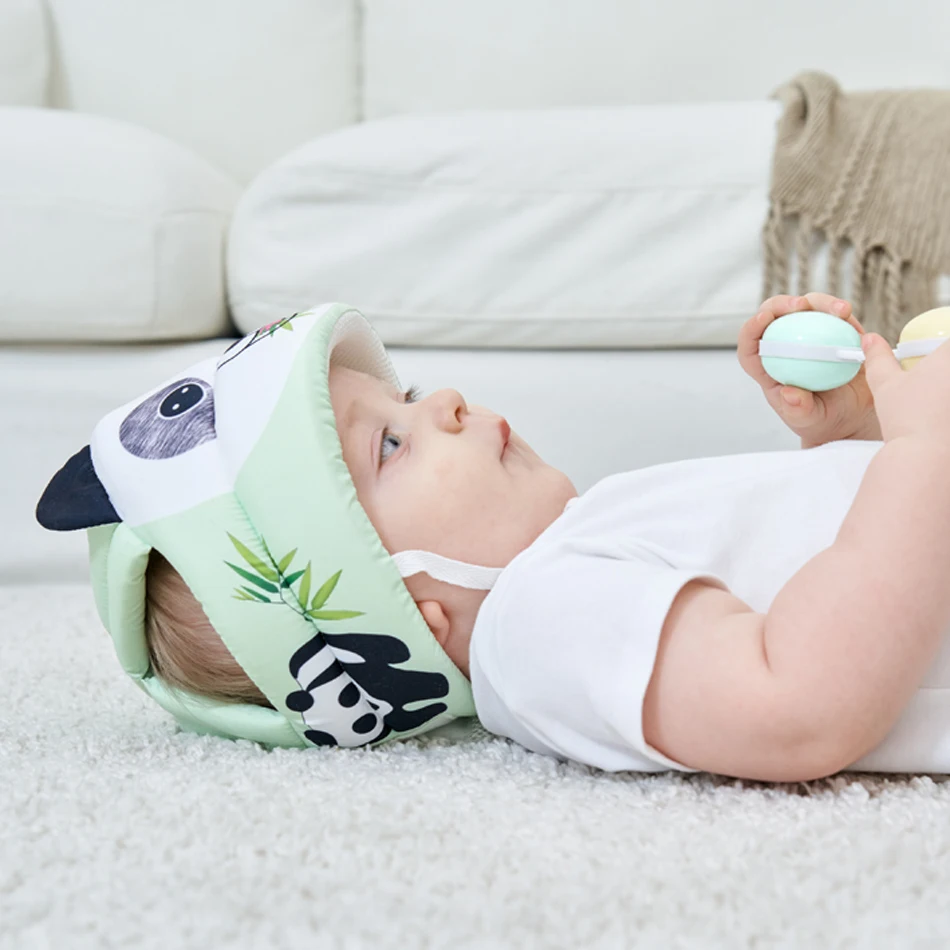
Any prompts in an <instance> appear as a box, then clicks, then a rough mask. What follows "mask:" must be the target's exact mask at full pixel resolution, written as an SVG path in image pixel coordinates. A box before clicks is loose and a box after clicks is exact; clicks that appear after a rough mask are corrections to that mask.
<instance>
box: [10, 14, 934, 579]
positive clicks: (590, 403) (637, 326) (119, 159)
mask: <svg viewBox="0 0 950 950" xmlns="http://www.w3.org/2000/svg"><path fill="white" fill-rule="evenodd" d="M875 10H876V11H877V15H875ZM890 13H891V8H890V6H885V4H884V2H883V0H873V2H871V3H868V4H865V5H864V6H863V7H862V15H861V17H860V18H858V17H856V16H854V7H853V5H852V4H850V3H848V2H846V0H822V2H818V0H801V2H799V3H797V4H794V5H786V6H782V5H779V6H776V5H770V4H762V3H758V2H754V0H722V2H720V3H717V4H708V3H704V2H701V0H672V2H667V3H664V4H660V3H655V2H652V0H637V2H632V0H630V2H628V0H516V2H512V0H508V2H502V0H452V2H445V0H279V2H277V0H228V2H224V0H136V2H134V3H130V2H128V0H45V2H43V0H0V445H2V446H3V449H2V451H3V461H4V465H3V467H2V473H3V474H2V476H0V477H2V491H0V524H2V525H3V526H4V528H5V530H4V534H3V538H4V543H3V545H2V546H0V582H7V583H9V582H19V581H43V580H49V579H62V580H67V579H80V578H82V577H84V576H85V571H86V568H85V557H84V554H85V548H84V541H83V539H82V537H80V536H59V537H57V536H54V535H51V534H48V533H46V532H43V531H42V530H41V529H39V528H38V527H37V526H36V525H35V524H34V522H33V506H34V505H35V502H36V499H37V497H38V495H39V493H40V492H41V491H42V488H43V486H44V485H45V482H46V480H47V479H48V478H49V476H50V475H52V474H53V472H54V471H55V470H56V469H57V468H58V467H59V466H60V465H61V464H62V462H63V461H65V459H66V458H67V457H68V456H69V455H70V454H72V453H73V452H74V451H76V450H77V449H78V448H80V447H81V446H82V445H83V444H84V443H85V442H86V441H87V439H88V436H89V433H90V431H91V428H92V426H93V425H94V423H95V422H96V421H97V419H98V418H99V417H100V416H101V415H102V414H104V413H105V412H106V411H107V410H108V409H110V408H112V407H114V406H115V405H117V404H119V403H121V402H123V401H125V400H127V399H129V398H131V397H133V396H135V395H137V394H138V393H139V392H141V391H143V390H144V389H146V388H148V387H149V386H151V385H154V384H156V383H158V382H160V381H161V380H162V379H164V378H165V377H166V376H168V375H169V374H171V373H173V372H175V371H176V370H178V369H180V368H182V367H183V366H185V365H187V364H188V363H190V362H192V361H194V360H197V359H198V358H200V357H201V356H203V355H204V354H207V353H210V352H213V351H215V350H217V349H221V348H223V346H224V345H225V343H224V342H223V341H222V337H228V336H231V335H234V334H235V333H238V332H240V331H241V330H245V331H246V330H248V329H250V328H252V327H253V326H254V325H255V322H265V320H266V319H268V318H270V317H271V316H272V315H274V314H276V315H280V314H282V313H284V312H287V310H288V309H290V310H295V309H301V308H303V307H306V306H307V305H309V304H311V303H317V302H320V301H322V300H327V299H342V300H346V301H348V302H351V303H353V304H355V305H357V306H359V307H360V308H361V309H363V310H364V312H366V313H367V315H368V316H369V317H370V318H371V319H372V320H373V321H374V322H375V323H376V325H377V326H378V327H379V329H380V331H381V332H382V334H383V336H384V338H385V339H386V340H387V342H388V343H390V344H392V345H394V346H395V347H396V349H395V350H394V359H395V362H396V365H397V369H398V370H399V371H400V373H401V374H402V375H403V377H404V379H405V381H406V382H416V383H418V384H419V385H421V386H422V388H423V389H425V390H430V389H433V388H438V387H440V386H443V385H452V386H455V387H457V388H459V389H461V390H462V392H463V393H465V395H466V397H467V398H469V399H470V400H471V401H473V402H477V403H482V404H486V405H489V406H492V407H493V408H496V409H498V410H499V411H501V412H503V413H505V414H506V415H507V417H508V418H509V419H510V421H511V422H512V424H513V426H514V427H515V428H516V429H517V430H518V431H519V432H521V433H522V434H523V435H524V436H525V437H526V438H527V439H528V440H529V441H530V442H532V443H533V444H534V445H535V447H536V448H537V449H538V450H539V451H540V452H541V453H542V454H543V455H545V456H546V457H547V458H548V459H549V460H550V461H552V462H553V463H554V464H557V465H559V466H560V467H562V468H563V469H564V470H566V471H567V472H569V473H570V474H571V475H572V476H573V478H574V480H575V482H576V484H577V487H578V488H579V489H581V490H583V489H585V488H586V487H588V486H589V485H590V484H591V483H592V482H594V481H595V480H597V479H598V478H600V477H602V476H604V475H606V474H608V473H610V472H613V471H617V470H620V469H624V468H633V467H638V466H642V465H647V464H652V463H656V462H661V461H667V460H671V459H676V458H683V457H688V456H696V455H712V454H722V453H728V452H740V451H755V450H764V449H778V448H790V447H793V446H794V445H795V440H794V439H793V438H792V437H791V436H790V434H789V433H787V432H786V431H785V430H784V429H783V428H782V426H781V425H780V424H779V423H778V422H777V421H776V420H775V419H774V418H773V417H772V415H771V412H770V410H768V409H767V407H766V406H765V405H764V403H763V402H762V400H761V399H759V398H757V391H756V389H755V387H754V386H753V385H752V384H751V383H750V382H749V381H748V380H747V379H746V378H745V377H744V376H743V375H742V374H741V372H740V370H739V368H738V366H737V364H736V362H735V357H734V351H733V348H732V346H733V341H734V338H735V333H736V331H737V330H738V327H739V325H740V324H741V322H742V321H743V320H744V319H745V318H746V317H747V316H748V315H750V314H751V313H752V312H753V308H754V306H755V304H756V303H757V302H758V299H759V270H760V259H759V250H758V247H759V228H760V225H761V221H762V219H763V218H764V214H765V209H766V195H767V185H768V172H769V160H770V149H771V134H772V128H773V126H774V121H775V117H776V115H777V111H776V109H777V107H776V106H775V104H774V103H771V102H769V101H768V96H769V94H770V92H771V91H772V90H773V89H774V87H775V86H777V85H778V84H779V83H780V82H781V81H783V80H784V79H786V78H788V77H790V76H791V75H793V74H794V73H795V72H797V71H799V70H800V69H804V68H819V69H825V70H827V71H829V72H832V73H833V74H834V75H836V76H837V77H838V78H839V79H840V80H841V81H842V82H843V83H844V84H845V85H846V86H849V87H851V88H858V87H864V88H867V87H875V86H885V85H894V86H912V85H936V86H948V85H950V61H948V59H947V57H946V54H945V50H944V48H943V45H944V39H945V37H946V36H947V35H950V29H948V28H950V7H948V6H947V5H946V4H944V3H942V2H941V0H908V2H907V3H905V4H903V5H902V7H901V13H902V17H901V18H900V19H895V18H894V17H893V16H891V15H890ZM3 107H7V108H3ZM817 253H818V254H819V256H820V249H818V250H817ZM819 273H820V272H819ZM816 281H818V282H820V276H819V277H817V278H816ZM946 290H947V288H946V287H944V288H943V293H942V296H944V297H946V296H947V294H946Z"/></svg>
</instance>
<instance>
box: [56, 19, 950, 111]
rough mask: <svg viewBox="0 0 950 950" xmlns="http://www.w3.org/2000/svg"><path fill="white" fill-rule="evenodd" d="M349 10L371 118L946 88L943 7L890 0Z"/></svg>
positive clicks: (947, 30)
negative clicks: (835, 87)
mask: <svg viewBox="0 0 950 950" xmlns="http://www.w3.org/2000/svg"><path fill="white" fill-rule="evenodd" d="M67 2H70V3H75V2H76V0H67ZM100 2H101V0H100ZM130 6H132V4H130ZM362 8H363V36H364V40H363V42H364V47H365V48H364V55H363V60H364V77H365V78H364V82H363V102H364V114H365V115H366V116H367V117H368V118H373V119H381V118H384V117H386V116H390V115H401V114H405V113H409V112H411V113H418V114H421V113H429V114H432V113H439V112H446V111H450V110H451V111H459V110H461V109H521V108H525V109H541V108H578V107H584V106H601V105H617V106H621V105H635V104H636V103H642V102H717V101H718V102H724V101H741V100H749V99H759V98H763V97H765V96H767V95H769V93H770V92H771V91H772V90H773V89H775V87H776V86H778V85H779V84H781V83H783V82H785V81H786V80H787V79H789V78H790V77H791V76H793V75H794V74H795V73H797V72H798V71H799V70H802V69H806V68H807V69H820V70H824V71H825V72H830V73H831V74H832V75H834V76H835V77H836V78H837V79H838V80H839V81H840V82H841V83H842V85H843V86H845V87H846V88H849V89H854V88H863V89H880V88H882V87H898V88H900V87H911V88H913V87H920V86H937V87H938V88H940V87H944V88H945V87H947V86H948V85H950V57H948V56H947V37H948V35H950V4H947V3H945V2H942V0H902V2H901V4H900V13H899V14H898V15H891V14H890V11H891V9H896V8H892V7H891V6H890V5H889V4H888V2H887V0H872V2H871V3H865V4H862V5H861V6H857V5H856V4H855V3H854V2H853V0H798V2H796V3H757V2H754V0H717V2H715V3H710V2H708V0H676V2H672V3H670V2H667V3H662V2H648V0H647V2H645V0H638V2H633V0H628V2H624V0H518V2H517V3H512V2H511V0H451V2H449V3H447V2H446V0H363V2H362ZM859 10H860V14H858V11H859Z"/></svg>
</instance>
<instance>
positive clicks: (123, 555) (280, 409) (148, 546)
mask: <svg viewBox="0 0 950 950" xmlns="http://www.w3.org/2000/svg"><path fill="white" fill-rule="evenodd" d="M331 362H333V363H338V364H340V365H343V366H347V367H348V368H350V369H355V370H359V371H361V372H364V373H368V374H371V375H373V376H376V377H378V378H379V379H382V380H384V381H386V382H388V383H391V384H393V385H394V386H397V385H398V380H397V378H396V374H395V372H394V370H393V368H392V365H391V364H390V362H389V359H388V357H387V356H386V352H385V349H384V347H383V345H382V343H381V341H380V340H379V338H378V337H377V335H376V333H375V332H374V330H373V329H372V327H371V326H370V325H369V323H367V321H366V320H365V319H364V318H363V317H362V316H361V315H360V314H359V313H358V312H357V311H356V310H354V309H353V308H351V307H347V306H344V305H342V304H327V305H324V306H321V307H318V308H315V309H313V310H310V311H307V312H305V313H296V314H294V315H293V316H290V317H287V318H285V319H282V320H279V321H277V322H276V323H273V324H270V325H269V326H266V327H262V328H261V329H259V330H257V331H255V332H254V333H252V334H250V335H248V336H246V337H244V339H242V340H240V341H238V342H236V343H235V344H233V345H232V346H231V347H229V348H228V349H227V350H226V351H225V352H224V353H223V354H222V355H221V356H220V357H217V358H212V359H209V360H206V361H204V362H202V363H199V364H197V365H195V366H192V367H190V368H189V369H187V370H185V371H184V372H183V373H181V374H180V375H178V376H176V377H175V378H174V379H170V380H168V381H167V382H165V383H164V384H162V385H161V386H159V387H157V388H156V389H154V390H152V391H151V392H149V393H148V394H146V395H144V396H142V397H141V398H139V399H136V400H134V401H133V402H131V403H129V404H127V405H125V406H123V407H122V408H120V409H117V410H116V411H114V412H112V413H110V414H109V415H107V416H106V417H105V418H104V419H103V420H102V421H101V422H100V423H99V425H98V426H97V427H96V429H95V431H94V433H93V436H92V439H91V442H90V446H89V447H88V448H87V449H85V450H84V451H83V452H80V453H77V455H76V456H74V457H73V459H71V460H70V462H69V463H67V465H66V466H65V467H64V469H63V470H62V471H61V472H60V473H59V474H58V475H57V476H56V477H55V478H54V479H53V481H52V482H51V483H50V486H49V488H48V489H47V493H46V494H45V495H44V498H43V500H42V501H41V503H40V507H39V508H38V517H40V520H41V521H42V522H43V523H44V524H47V526H48V527H60V528H62V527H70V528H72V527H87V528H89V542H90V552H91V566H92V579H93V587H94V590H95V595H96V603H97V606H98V609H99V613H100V616H101V617H102V620H103V623H104V624H105V626H106V628H107V629H108V630H109V632H110V634H111V635H112V638H113V640H114V643H115V648H116V652H117V654H118V657H119V660H120V662H121V664H122V666H123V668H124V669H125V670H126V671H127V672H128V673H129V675H130V676H132V677H133V678H134V679H135V680H136V682H137V683H139V685H140V686H141V687H142V688H143V689H145V690H146V692H148V693H149V695H151V696H152V697H153V698H154V699H155V700H156V701H157V702H158V703H160V704H161V705H162V706H163V707H164V708H165V709H166V710H168V711H169V712H171V713H172V714H173V715H174V716H175V717H176V718H177V719H178V721H179V722H180V723H181V724H182V726H184V727H185V728H188V729H192V730H196V731H201V732H208V733H213V734H217V735H225V736H229V737H232V738H246V739H252V740H254V741H259V742H265V743H268V744H270V745H284V746H293V745H297V746H305V745H340V746H361V745H366V744H370V743H374V744H375V743H380V742H384V741H388V740H391V739H395V738H405V737H408V736H412V735H415V734H418V733H420V732H424V731H427V730H429V729H432V728H435V727H436V726H441V725H444V724H445V723H447V722H449V721H451V720H452V719H454V718H457V717H460V716H471V715H474V705H473V701H472V694H471V687H470V685H469V683H468V681H467V680H466V679H465V677H464V676H463V675H462V674H461V673H460V672H459V670H458V669H457V668H456V667H455V665H454V664H453V663H452V662H451V661H450V660H449V659H448V657H447V656H446V655H445V653H444V652H443V650H442V648H441V646H440V645H439V643H438V642H437V641H436V639H435V638H434V637H433V636H432V633H431V631H430V630H429V628H428V626H427V625H426V623H425V621H424V620H423V618H422V615H421V614H420V613H419V611H418V609H417V607H416V605H415V603H414V602H413V600H412V598H411V596H410V595H409V592H408V590H407V589H406V586H405V584H404V582H403V579H402V577H401V575H400V572H399V570H398V569H397V566H396V565H395V564H394V562H393V560H392V558H391V557H390V556H389V554H388V552H387V551H386V549H385V548H384V547H383V544H382V542H381V541H380V539H379V536H378V534H377V533H376V530H375V529H374V527H373V525H372V524H371V523H370V521H369V519H368V518H367V516H366V514H365V512H364V511H363V509H362V507H361V506H360V504H359V502H358V501H357V497H356V490H355V488H354V486H353V482H352V479H351V478H350V473H349V471H348V470H347V467H346V464H345V463H344V461H343V454H342V449H341V446H340V440H339V437H338V435H337V430H336V423H335V419H334V415H333V408H332V405H331V402H330V388H329V369H330V364H331ZM92 483H95V484H92ZM84 506H85V508H86V509H87V510H85V511H83V510H82V509H83V507H84ZM44 511H45V519H46V520H44V517H43V516H42V512H44ZM50 512H54V514H50ZM110 512H111V515H110ZM52 522H56V523H52ZM152 549H156V550H158V551H160V552H161V553H162V554H163V555H164V556H165V557H166V558H167V559H168V561H169V562H170V563H171V565H172V566H173V567H174V568H175V569H176V570H177V571H178V572H179V574H181V576H182V578H183V579H184V581H185V583H186V584H187V585H188V587H189V588H190V589H191V591H192V593H193V594H194V595H195V597H196V598H197V600H198V601H199V603H200V604H201V606H202V607H203V608H204V611H205V613H206V614H207V616H208V619H209V620H210V621H211V624H212V625H213V626H214V628H215V630H216V631H217V632H218V634H219V635H220V637H221V639H222V640H223V641H224V643H225V644H226V646H227V648H228V650H229V651H230V652H231V654H232V655H233V656H234V658H235V659H236V660H237V662H238V663H239V664H240V666H241V667H242V669H244V671H245V672H246V673H247V675H248V676H249V677H250V679H251V680H253V682H254V683H255V684H256V685H257V686H258V688H259V689H260V690H261V692H263V693H264V695H265V696H266V697H267V699H268V700H269V702H270V703H271V704H272V705H273V706H274V709H266V708H264V707H258V706H250V705H239V704H229V703H221V702H217V701H213V700H209V699H207V698H204V697H200V696H196V695H193V694H191V693H187V692H185V691H182V690H179V689H175V688H172V687H170V686H168V685H166V684H165V683H163V682H161V681H160V680H159V679H158V678H157V677H156V676H155V675H154V673H153V671H152V669H151V667H150V663H149V654H148V649H147V645H146V640H145V571H146V567H147V563H148V555H149V552H150V551H151V550H152Z"/></svg>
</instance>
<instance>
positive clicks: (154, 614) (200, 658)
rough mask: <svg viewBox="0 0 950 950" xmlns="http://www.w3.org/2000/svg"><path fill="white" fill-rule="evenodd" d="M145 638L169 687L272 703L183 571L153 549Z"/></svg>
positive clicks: (147, 575)
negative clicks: (220, 633) (231, 649)
mask: <svg viewBox="0 0 950 950" xmlns="http://www.w3.org/2000/svg"><path fill="white" fill-rule="evenodd" d="M145 640H146V643H147V644H148V655H149V660H150V661H151V664H152V669H153V671H154V672H155V674H156V675H157V676H158V677H159V679H161V680H163V681H164V682H165V683H167V684H169V685H170V686H177V687H178V688H180V689H186V690H188V691H189V692H192V693H197V694H198V695H199V696H207V697H208V698H210V699H215V700H218V701H220V702H225V703H254V704H255V705H257V706H271V704H270V703H269V702H268V701H267V698H266V697H265V696H264V694H263V693H262V692H261V691H260V690H259V689H258V688H257V687H256V686H255V685H254V683H253V682H252V680H251V679H250V677H249V676H248V675H247V673H245V672H244V670H242V669H241V667H240V666H239V665H238V662H237V660H235V659H234V657H233V656H232V655H231V653H230V652H229V651H228V648H227V647H226V646H225V645H224V641H223V640H222V639H221V638H220V637H219V636H218V634H217V632H216V631H215V629H214V627H212V626H211V621H210V620H208V617H207V614H205V612H204V610H202V608H201V604H199V603H198V601H197V599H196V598H195V595H194V594H192V592H191V590H190V589H189V587H188V585H187V584H186V583H185V582H184V580H183V579H182V576H181V574H179V573H178V571H176V570H175V568H173V567H172V566H171V564H170V563H169V562H168V561H167V560H166V559H165V558H164V557H163V556H162V555H161V554H159V553H158V551H154V550H153V551H152V552H151V554H150V555H149V559H148V567H147V569H146V572H145ZM271 708H273V707H271Z"/></svg>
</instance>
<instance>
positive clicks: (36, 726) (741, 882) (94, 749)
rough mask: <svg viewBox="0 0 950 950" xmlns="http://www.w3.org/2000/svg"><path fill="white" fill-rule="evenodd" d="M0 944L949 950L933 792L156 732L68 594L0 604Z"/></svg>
mask: <svg viewBox="0 0 950 950" xmlns="http://www.w3.org/2000/svg"><path fill="white" fill-rule="evenodd" d="M0 677H2V680H0V684H2V696H3V710H2V713H0V717H2V718H0V817H2V826H0V947H3V948H4V950H7V948H16V950H32V948H53V947H56V948H64V950H72V948H84V947H95V948H108V947H141V948H153V947H154V948H156V950H178V948H192V947H194V948H199V947H200V948H217V947H242V948H258V947H260V948H268V950H280V948H285V947H286V948H288V950H290V948H293V950H312V948H323V947H333V948H336V947H339V948H346V950H349V948H362V947H367V948H373V950H387V948H394V950H414V948H427V947H433V948H441V947H452V948H469V947H472V948H476V947H477V948H481V947H485V948H503V947H517V948H533V947H571V948H573V947H581V948H587V947H591V948H614V947H618V948H619V947H638V948H641V947H642V948H652V947H658V948H659V947H663V948H683V947H689V948H692V947H702V948H707V947H709V948H716V947H723V948H740V947H755V948H765V947H789V948H805V947H807V948H813V947H814V948H833V947H860V948H867V947H874V948H876V947H886V948H895V947H915V948H916V947H928V948H929V947H933V948H937V947H946V946H947V945H948V941H950V784H945V783H944V782H943V781H942V780H940V779H937V780H936V781H934V780H931V779H930V778H926V777H918V778H913V777H891V778H884V777H873V776H860V777H858V776H853V775H846V776H842V777H839V778H836V779H832V780H827V781H823V782H815V783H810V784H808V785H800V786H795V787H793V786H780V787H769V786H765V785H756V784H754V783H740V782H734V781H731V780H724V779H714V778H711V777H709V776H690V777H678V776H671V775H658V776H637V775H607V774H603V773H597V772H594V771H592V770H589V769H585V768H580V767H577V766H573V765H564V764H558V763H556V762H554V761H552V760H549V759H546V758H543V757H541V756H535V755H532V754H530V753H528V752H525V751H523V750H521V749H519V748H518V747H516V746H512V745H510V744H508V743H507V742H504V741H501V740H497V739H491V738H485V737H479V736H478V735H477V734H475V735H474V736H473V735H469V736H467V737H463V738H461V739H459V740H457V741H450V740H445V739H439V740H436V741H434V742H432V741H430V742H428V743H423V742H413V743H408V744H397V745H394V746H389V747H388V748H386V749H384V750H380V751H375V752H359V751H356V752H341V751H338V750H312V751H300V752H288V751H276V752H270V753H268V752H264V751H262V750H261V749H259V748H257V747H255V746H252V745H250V744H249V743H239V744H237V743H230V742H226V741H223V740H218V739H209V738H198V737H194V736H189V735H186V734H183V733H176V732H175V731H174V729H173V726H172V725H171V722H170V720H169V719H167V718H166V716H165V714H164V713H162V712H161V710H160V709H158V707H153V706H152V705H151V704H150V703H149V701H148V700H147V699H146V697H144V696H143V695H142V694H140V693H139V692H138V691H137V690H136V689H135V687H134V686H133V685H132V684H131V683H129V682H127V681H126V680H125V679H124V678H123V676H122V675H121V674H120V672H119V668H118V664H117V661H116V660H115V658H114V656H113V654H112V652H111V648H110V646H109V644H108V642H107V639H106V635H105V633H104V632H103V631H102V630H101V628H100V627H99V625H98V621H97V618H96V616H95V612H94V608H93V605H92V600H91V596H90V594H89V593H88V591H86V590H85V589H83V588H79V587H71V588H67V587H61V588H54V589H52V591H44V592H40V591H38V590H37V589H29V588H6V589H0Z"/></svg>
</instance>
